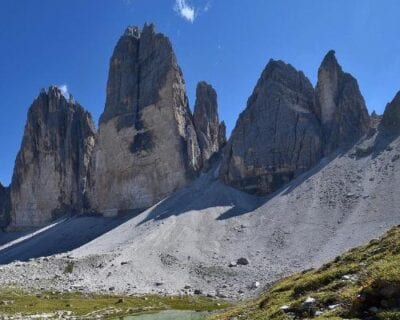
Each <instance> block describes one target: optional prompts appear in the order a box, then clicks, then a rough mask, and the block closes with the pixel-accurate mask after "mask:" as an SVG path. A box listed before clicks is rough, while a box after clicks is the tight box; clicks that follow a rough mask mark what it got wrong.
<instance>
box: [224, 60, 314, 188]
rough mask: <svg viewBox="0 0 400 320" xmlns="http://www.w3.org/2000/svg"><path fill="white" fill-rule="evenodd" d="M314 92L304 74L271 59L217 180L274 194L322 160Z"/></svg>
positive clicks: (250, 99)
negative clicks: (219, 178) (220, 179)
mask: <svg viewBox="0 0 400 320" xmlns="http://www.w3.org/2000/svg"><path fill="white" fill-rule="evenodd" d="M313 109H314V89H313V87H312V85H311V83H310V81H309V80H308V79H307V78H306V77H305V75H304V74H303V73H302V72H300V71H297V70H296V69H295V68H293V67H292V66H291V65H289V64H286V63H284V62H283V61H275V60H270V61H269V62H268V64H267V66H266V68H265V69H264V71H263V72H262V74H261V77H260V79H259V80H258V82H257V85H256V87H255V89H254V91H253V93H252V95H251V96H250V98H249V99H248V101H247V107H246V109H245V110H244V111H243V112H242V113H241V114H240V116H239V119H238V121H237V123H236V126H235V128H234V130H233V132H232V136H231V138H230V139H229V141H228V143H227V146H226V147H225V152H224V159H223V164H222V167H221V171H220V174H221V178H222V179H223V180H224V181H225V182H227V183H228V184H230V185H232V186H235V187H238V188H240V189H242V190H244V191H247V192H250V193H257V194H266V193H270V192H273V191H275V190H276V189H278V188H279V187H281V186H282V185H283V184H285V183H286V182H288V181H290V180H291V179H292V178H293V177H295V176H296V175H298V174H299V173H301V172H304V171H306V170H308V169H309V168H311V167H312V166H313V165H314V164H315V163H316V162H317V161H318V160H319V159H320V156H321V141H320V139H321V131H320V124H319V121H318V119H317V117H316V116H315V115H314V114H313V112H312V111H313Z"/></svg>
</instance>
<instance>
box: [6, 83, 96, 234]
mask: <svg viewBox="0 0 400 320" xmlns="http://www.w3.org/2000/svg"><path fill="white" fill-rule="evenodd" d="M94 138H95V127H94V124H93V121H92V118H91V116H90V114H89V113H88V112H86V111H85V110H84V109H83V108H82V107H81V106H80V105H79V104H78V103H76V102H75V101H73V99H72V98H69V100H67V99H66V98H65V97H64V96H63V95H62V93H61V91H60V90H59V89H58V88H57V87H54V86H53V87H50V88H49V89H48V91H47V92H46V91H45V90H42V92H41V93H40V95H39V96H38V97H37V99H36V100H35V101H34V102H33V104H32V106H31V107H30V109H29V112H28V119H27V124H26V126H25V132H24V136H23V140H22V145H21V149H20V151H19V153H18V155H17V158H16V162H15V167H14V174H13V178H12V183H11V190H10V191H11V228H31V227H36V226H41V225H43V224H45V223H47V222H49V221H51V220H52V219H54V218H57V217H58V216H60V215H62V214H65V213H76V212H80V211H81V210H82V208H83V207H84V202H85V199H84V195H85V192H86V175H87V170H88V165H89V160H90V156H91V151H92V149H93V146H94Z"/></svg>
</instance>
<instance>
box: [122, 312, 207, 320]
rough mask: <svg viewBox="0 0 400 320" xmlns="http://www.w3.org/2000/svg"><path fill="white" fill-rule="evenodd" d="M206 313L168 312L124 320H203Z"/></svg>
mask: <svg viewBox="0 0 400 320" xmlns="http://www.w3.org/2000/svg"><path fill="white" fill-rule="evenodd" d="M204 318H205V316H204V313H201V312H196V311H178V310H167V311H161V312H159V313H153V314H144V315H140V316H129V317H126V318H124V320H202V319H204Z"/></svg>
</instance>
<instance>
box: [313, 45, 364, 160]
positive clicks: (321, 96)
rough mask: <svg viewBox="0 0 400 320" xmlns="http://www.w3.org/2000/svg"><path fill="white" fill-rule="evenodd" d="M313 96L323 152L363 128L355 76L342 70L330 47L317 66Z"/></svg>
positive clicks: (325, 152) (352, 139)
mask: <svg viewBox="0 0 400 320" xmlns="http://www.w3.org/2000/svg"><path fill="white" fill-rule="evenodd" d="M315 97H316V99H315V100H316V108H315V112H316V114H317V115H318V118H319V119H320V121H321V125H322V132H323V145H324V147H323V152H324V154H325V155H327V154H329V153H331V152H332V151H333V150H335V149H336V148H338V147H339V146H341V145H344V144H346V143H348V142H351V141H355V140H356V139H358V138H360V137H361V136H362V135H363V134H365V133H366V132H367V130H368V127H369V115H368V111H367V107H366V105H365V101H364V98H363V96H362V95H361V92H360V89H359V87H358V83H357V80H356V79H355V78H353V77H352V76H351V75H350V74H348V73H345V72H343V70H342V67H341V66H340V65H339V63H338V62H337V60H336V57H335V52H334V51H333V50H332V51H329V52H328V53H327V55H326V56H325V58H324V59H323V61H322V64H321V66H320V68H319V70H318V82H317V87H316V92H315Z"/></svg>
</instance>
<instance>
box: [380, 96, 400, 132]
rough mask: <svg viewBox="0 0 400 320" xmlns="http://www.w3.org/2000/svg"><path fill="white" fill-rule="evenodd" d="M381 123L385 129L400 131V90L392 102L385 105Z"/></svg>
mask: <svg viewBox="0 0 400 320" xmlns="http://www.w3.org/2000/svg"><path fill="white" fill-rule="evenodd" d="M381 123H382V125H383V126H384V127H385V128H387V129H390V130H394V131H400V91H399V92H397V94H396V96H395V97H394V99H393V100H392V102H390V103H388V104H387V105H386V108H385V112H384V113H383V118H382V122H381Z"/></svg>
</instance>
